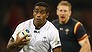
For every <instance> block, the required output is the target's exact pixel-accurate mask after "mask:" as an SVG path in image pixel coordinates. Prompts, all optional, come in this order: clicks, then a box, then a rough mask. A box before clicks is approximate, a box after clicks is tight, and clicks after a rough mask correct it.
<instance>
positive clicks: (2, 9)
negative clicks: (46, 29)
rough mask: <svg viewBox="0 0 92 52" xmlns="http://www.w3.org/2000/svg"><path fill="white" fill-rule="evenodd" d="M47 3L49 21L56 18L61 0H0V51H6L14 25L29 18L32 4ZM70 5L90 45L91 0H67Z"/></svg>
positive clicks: (91, 26) (91, 28) (91, 23)
mask: <svg viewBox="0 0 92 52" xmlns="http://www.w3.org/2000/svg"><path fill="white" fill-rule="evenodd" d="M39 1H44V2H46V3H48V5H49V9H50V16H49V18H48V20H49V21H52V20H54V19H57V15H56V7H57V4H58V3H59V2H60V1H61V0H0V52H6V45H7V43H8V41H9V38H10V37H11V35H12V34H13V32H14V30H15V28H16V26H17V25H18V24H19V23H21V22H23V21H25V20H28V19H30V18H32V12H33V8H34V4H35V3H36V2H39ZM67 1H69V2H70V3H71V5H72V16H71V17H73V18H75V19H77V20H79V21H80V22H82V23H83V25H84V27H85V29H86V31H87V33H88V35H89V39H90V44H91V47H92V0H67Z"/></svg>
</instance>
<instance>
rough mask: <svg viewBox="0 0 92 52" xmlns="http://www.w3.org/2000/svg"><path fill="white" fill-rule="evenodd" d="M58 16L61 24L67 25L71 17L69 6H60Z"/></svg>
mask: <svg viewBox="0 0 92 52" xmlns="http://www.w3.org/2000/svg"><path fill="white" fill-rule="evenodd" d="M57 15H58V17H59V22H61V23H66V22H67V21H68V20H69V18H70V15H71V11H70V10H69V6H65V5H59V6H58V8H57Z"/></svg>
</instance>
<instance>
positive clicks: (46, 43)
mask: <svg viewBox="0 0 92 52" xmlns="http://www.w3.org/2000/svg"><path fill="white" fill-rule="evenodd" d="M23 29H28V30H29V31H30V35H31V36H32V37H31V40H30V43H29V44H28V45H25V46H24V47H23V49H22V50H20V52H49V50H51V49H53V48H55V47H58V46H61V43H60V39H59V33H58V30H57V29H56V28H55V26H54V25H53V24H52V23H51V22H49V21H47V22H46V24H45V25H44V26H42V27H41V28H40V29H39V30H37V29H35V26H34V24H33V19H30V20H27V21H25V22H23V23H21V24H19V25H18V26H17V28H16V30H15V32H14V34H13V35H12V37H13V38H14V40H16V35H17V33H18V32H20V31H21V30H23Z"/></svg>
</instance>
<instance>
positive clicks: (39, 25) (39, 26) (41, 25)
mask: <svg viewBox="0 0 92 52" xmlns="http://www.w3.org/2000/svg"><path fill="white" fill-rule="evenodd" d="M45 23H46V21H45V22H44V23H42V24H36V23H35V22H34V26H35V28H36V29H40V28H41V27H43V26H44V25H45Z"/></svg>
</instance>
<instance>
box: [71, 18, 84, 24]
mask: <svg viewBox="0 0 92 52" xmlns="http://www.w3.org/2000/svg"><path fill="white" fill-rule="evenodd" d="M72 20H73V23H74V24H75V25H77V24H79V25H83V24H82V23H81V22H80V21H78V20H76V19H73V18H72Z"/></svg>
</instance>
